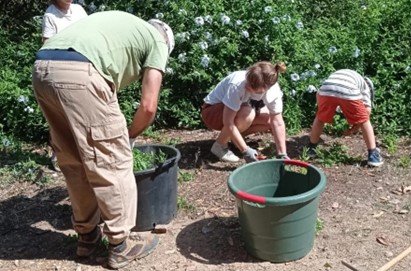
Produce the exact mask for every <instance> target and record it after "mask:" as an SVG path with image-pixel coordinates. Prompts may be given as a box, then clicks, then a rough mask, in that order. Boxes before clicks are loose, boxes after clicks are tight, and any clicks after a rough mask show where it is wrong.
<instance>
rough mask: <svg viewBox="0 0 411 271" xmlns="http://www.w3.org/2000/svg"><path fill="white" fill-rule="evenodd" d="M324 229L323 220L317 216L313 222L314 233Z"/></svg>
mask: <svg viewBox="0 0 411 271" xmlns="http://www.w3.org/2000/svg"><path fill="white" fill-rule="evenodd" d="M323 229H324V221H323V220H321V219H320V218H317V222H316V224H315V233H316V234H319V233H320V231H322V230H323Z"/></svg>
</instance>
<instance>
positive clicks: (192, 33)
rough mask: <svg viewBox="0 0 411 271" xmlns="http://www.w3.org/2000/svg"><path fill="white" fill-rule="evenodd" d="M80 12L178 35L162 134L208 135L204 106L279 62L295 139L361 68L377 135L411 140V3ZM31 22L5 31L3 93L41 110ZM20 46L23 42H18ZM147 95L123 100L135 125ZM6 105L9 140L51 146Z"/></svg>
mask: <svg viewBox="0 0 411 271" xmlns="http://www.w3.org/2000/svg"><path fill="white" fill-rule="evenodd" d="M78 2H83V3H84V5H85V8H86V10H87V11H88V12H89V13H92V12H96V11H102V10H112V9H119V10H124V11H128V12H130V13H133V14H135V15H137V16H139V17H141V18H143V19H146V20H147V19H150V18H153V17H157V18H159V19H162V20H164V21H166V22H167V23H169V24H170V25H171V26H172V28H173V30H174V34H175V37H176V47H175V50H174V51H173V53H172V54H171V57H170V60H169V64H168V67H167V72H166V74H165V79H164V84H163V91H162V93H161V97H160V104H159V109H158V115H157V118H156V122H155V124H154V125H155V127H157V128H160V127H161V128H163V127H165V128H198V127H201V126H202V123H201V120H200V115H199V108H200V105H201V104H202V99H203V98H204V97H205V96H206V94H207V93H208V92H209V91H211V90H212V89H213V87H214V86H215V85H216V84H217V83H218V82H219V81H220V80H221V79H222V78H223V77H224V76H226V75H227V74H228V73H229V72H231V71H235V70H239V69H246V68H247V67H248V66H250V65H251V64H253V63H254V62H256V61H260V60H269V61H277V60H278V61H284V62H285V63H286V64H287V72H286V73H285V74H283V76H282V77H281V78H280V85H281V88H282V90H283V92H284V117H285V122H286V125H287V130H288V132H289V133H294V132H297V131H299V130H300V129H301V128H304V127H309V126H310V125H311V123H312V121H313V119H314V115H315V110H316V105H315V89H316V88H318V87H319V86H320V85H321V82H322V81H323V80H324V79H325V78H326V77H327V76H328V75H329V74H330V73H331V72H333V71H334V70H336V69H340V68H351V69H355V70H357V71H358V72H360V73H362V74H365V75H367V76H370V77H371V78H372V79H373V81H374V83H375V85H376V97H375V108H374V109H373V113H372V123H373V124H374V126H375V128H376V131H377V132H380V133H390V134H392V133H394V134H399V135H411V126H410V125H409V121H408V118H409V117H408V116H409V115H410V114H411V107H410V106H409V105H408V103H409V101H410V100H411V97H410V96H411V92H410V91H409V86H410V83H411V68H410V65H411V64H410V63H411V46H410V42H409V41H410V40H411V37H410V33H411V31H410V30H411V20H409V10H411V2H410V1H408V0H398V1H382V0H368V1H366V0H364V1H356V0H346V1H336V0H319V1H297V0H288V1H267V0H264V1H263V0H252V1H228V0H222V1H214V0H198V1H191V0H175V1H130V0H118V1H108V0H105V1H101V0H96V1H93V2H91V1H78ZM43 12H44V11H38V14H36V15H42V13H43ZM30 16H32V13H30ZM22 19H24V20H25V22H26V23H24V24H23V23H22V24H18V23H17V24H14V25H13V26H12V27H11V26H9V27H8V29H12V30H10V31H7V33H5V31H0V35H1V38H2V41H1V45H2V46H1V48H0V56H6V58H4V57H2V58H1V59H6V61H5V65H3V69H5V70H8V71H7V72H6V73H2V77H1V78H0V79H1V81H6V82H2V85H1V87H2V88H4V87H3V85H4V84H5V85H6V87H7V89H8V91H7V93H10V92H11V90H12V89H16V92H18V93H20V92H24V93H25V94H24V95H26V94H27V95H29V96H28V97H29V100H30V101H34V99H33V98H32V96H30V94H29V92H30V91H29V89H30V87H29V82H30V69H31V65H32V62H33V55H34V52H35V51H36V49H37V48H38V47H39V39H40V34H39V33H40V27H39V24H38V22H36V20H37V21H38V17H35V18H34V19H33V18H32V17H27V18H22ZM17 37H19V38H17ZM15 40H18V42H17V43H16V42H11V41H15ZM13 52H21V54H22V55H23V56H19V55H18V54H14V53H13ZM13 71H15V72H13ZM139 86H140V85H139V84H138V83H136V84H134V85H133V86H132V87H128V88H127V89H125V90H122V93H121V94H120V95H119V96H120V104H121V107H122V109H123V111H124V113H125V115H126V118H127V121H128V122H130V121H131V119H132V115H133V113H134V111H135V109H136V108H137V106H138V104H137V102H138V101H139V97H140V93H139ZM0 91H3V90H0ZM31 95H32V94H31ZM13 97H14V99H15V98H18V97H19V96H18V95H14V96H13ZM3 99H12V98H10V97H9V96H8V97H4V96H1V97H0V106H1V109H2V112H1V113H0V114H1V115H0V117H1V119H3V118H4V117H5V116H4V110H6V111H11V110H14V111H13V114H15V115H16V116H18V117H19V118H17V117H16V121H18V123H17V124H16V123H14V121H11V122H8V123H7V124H6V125H5V126H4V129H5V131H9V132H13V133H15V130H14V129H15V127H18V126H21V123H33V126H30V130H29V133H31V134H32V135H30V138H29V139H43V138H45V135H44V133H46V129H43V128H41V129H38V128H37V127H43V126H42V125H41V122H43V123H44V119H42V118H40V120H37V119H36V120H37V121H38V122H35V121H34V120H33V119H32V118H31V116H29V115H28V114H25V112H24V107H18V108H17V109H15V107H13V106H15V105H16V104H18V103H16V102H12V101H10V100H7V101H3ZM30 106H31V105H30ZM33 106H34V105H33ZM33 108H34V107H33ZM36 116H37V115H36ZM6 117H10V116H6ZM30 125H31V124H30ZM34 134H35V135H34ZM23 137H24V135H23Z"/></svg>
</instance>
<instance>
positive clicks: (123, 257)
mask: <svg viewBox="0 0 411 271" xmlns="http://www.w3.org/2000/svg"><path fill="white" fill-rule="evenodd" d="M158 243H159V239H158V237H157V236H156V235H154V234H147V235H144V236H143V235H141V234H138V233H134V232H133V233H131V234H130V236H129V237H128V238H127V239H126V240H125V241H123V242H122V243H121V244H119V245H115V246H113V245H110V246H109V250H108V266H109V267H110V268H112V269H119V268H122V267H124V266H126V265H128V264H129V263H130V262H132V261H133V260H135V259H141V258H143V257H145V256H147V255H149V254H150V253H151V252H153V251H154V250H155V249H156V247H157V245H158Z"/></svg>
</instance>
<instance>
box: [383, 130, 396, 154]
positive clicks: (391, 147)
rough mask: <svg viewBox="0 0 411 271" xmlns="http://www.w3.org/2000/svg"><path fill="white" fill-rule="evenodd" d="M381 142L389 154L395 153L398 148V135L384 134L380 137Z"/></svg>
mask: <svg viewBox="0 0 411 271" xmlns="http://www.w3.org/2000/svg"><path fill="white" fill-rule="evenodd" d="M382 142H383V144H384V145H385V147H386V148H387V151H388V153H389V154H391V155H392V154H395V153H396V152H397V150H398V144H397V142H398V136H396V135H394V134H388V135H385V136H384V137H383V139H382Z"/></svg>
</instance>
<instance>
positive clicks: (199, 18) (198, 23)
mask: <svg viewBox="0 0 411 271" xmlns="http://www.w3.org/2000/svg"><path fill="white" fill-rule="evenodd" d="M194 21H195V22H196V25H198V26H202V25H204V19H203V17H201V16H200V17H196V18H195V19H194Z"/></svg>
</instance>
